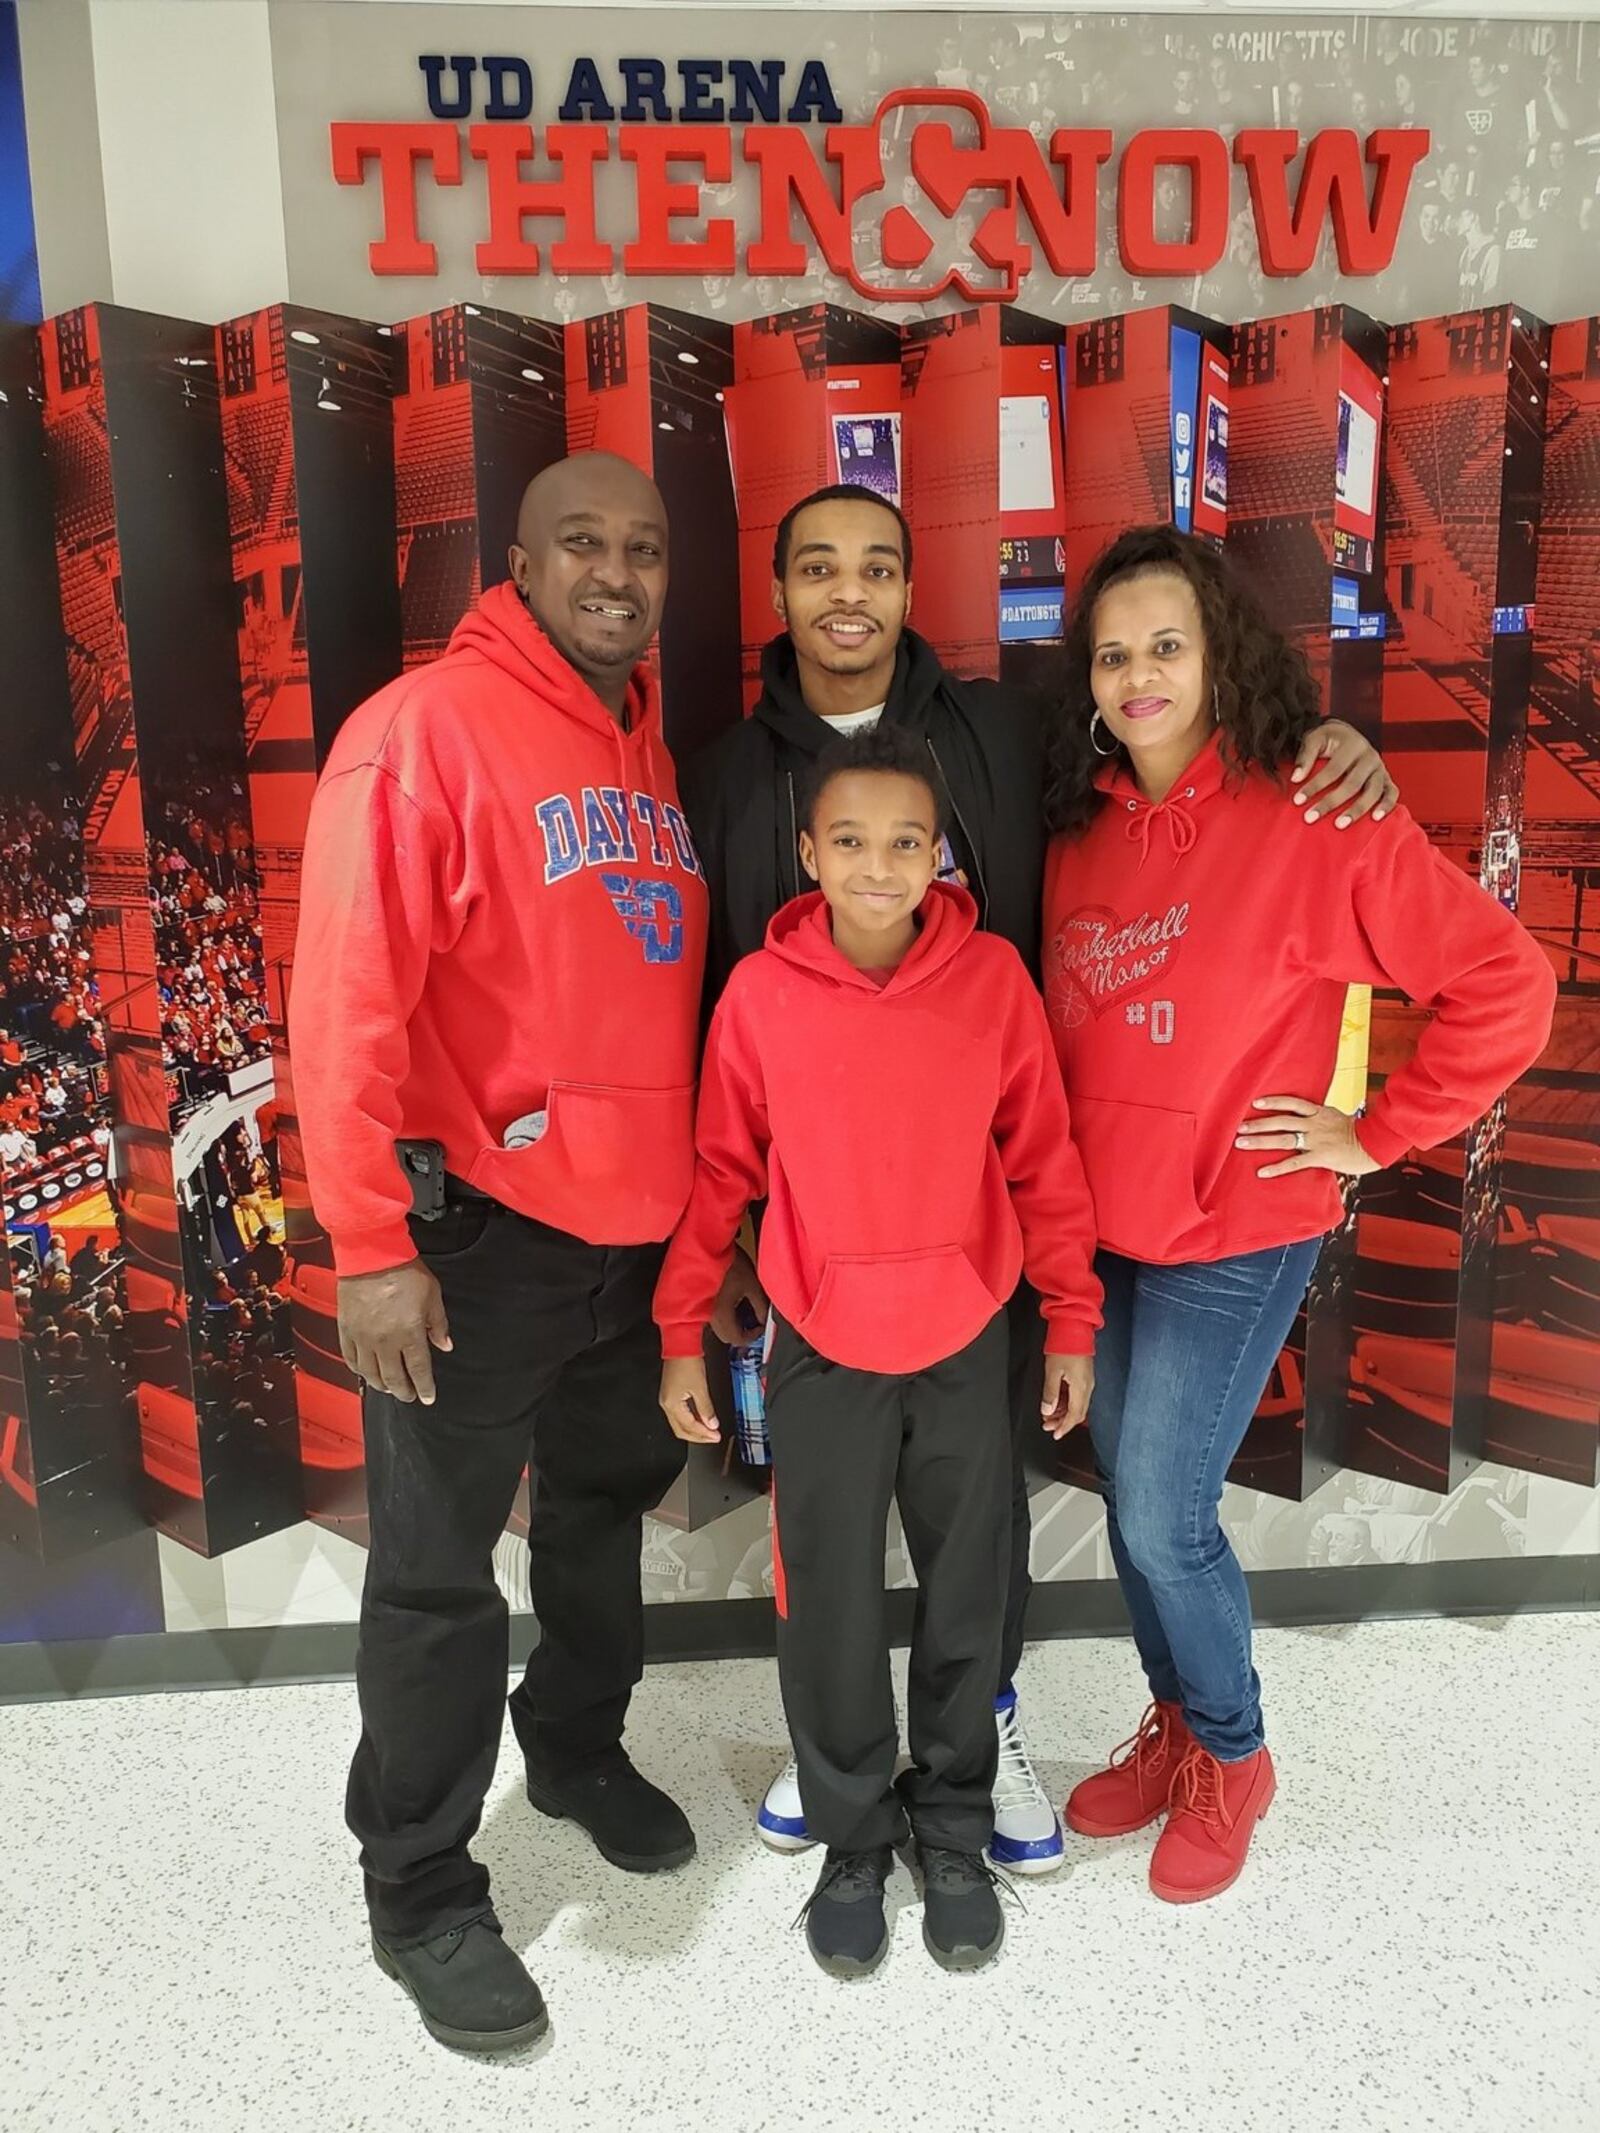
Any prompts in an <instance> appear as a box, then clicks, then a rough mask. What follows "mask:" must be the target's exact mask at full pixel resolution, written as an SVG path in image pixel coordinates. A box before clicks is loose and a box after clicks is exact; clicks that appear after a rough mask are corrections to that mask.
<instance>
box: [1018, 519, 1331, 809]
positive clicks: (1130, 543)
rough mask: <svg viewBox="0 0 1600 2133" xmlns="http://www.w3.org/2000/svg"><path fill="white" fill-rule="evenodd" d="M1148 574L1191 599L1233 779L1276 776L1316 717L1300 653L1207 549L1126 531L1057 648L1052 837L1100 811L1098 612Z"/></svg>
mask: <svg viewBox="0 0 1600 2133" xmlns="http://www.w3.org/2000/svg"><path fill="white" fill-rule="evenodd" d="M1154 570H1170V571H1175V572H1176V573H1177V575H1178V576H1179V577H1181V578H1183V579H1184V580H1185V581H1186V582H1187V584H1188V586H1189V589H1190V591H1191V592H1192V593H1193V594H1194V597H1195V604H1196V605H1197V606H1198V608H1199V610H1200V622H1201V627H1202V629H1203V631H1204V634H1205V668H1206V680H1207V683H1208V684H1209V686H1210V687H1211V689H1212V691H1213V693H1214V701H1215V704H1216V713H1217V723H1218V725H1219V726H1220V727H1221V728H1222V747H1223V755H1224V758H1225V760H1226V761H1227V763H1228V765H1229V767H1230V768H1231V769H1233V770H1235V771H1245V770H1264V771H1266V772H1267V773H1268V774H1269V775H1271V776H1274V777H1276V776H1278V775H1279V774H1280V773H1281V772H1282V771H1283V769H1284V768H1285V766H1286V765H1288V764H1289V763H1291V762H1292V761H1293V760H1294V758H1295V756H1296V755H1297V754H1298V753H1299V749H1300V744H1301V742H1302V741H1303V740H1304V739H1305V737H1306V734H1307V733H1308V732H1309V731H1310V730H1311V728H1312V727H1313V726H1315V725H1316V724H1317V723H1318V722H1319V720H1320V718H1321V716H1322V708H1321V704H1320V701H1319V699H1318V694H1317V685H1316V682H1315V681H1314V680H1313V679H1312V675H1311V669H1310V668H1309V667H1308V666H1307V664H1306V661H1305V655H1304V653H1302V652H1301V651H1300V650H1299V649H1298V648H1297V647H1296V646H1294V645H1292V644H1290V642H1289V641H1288V639H1287V638H1286V637H1285V636H1284V635H1283V634H1282V632H1281V631H1279V630H1276V629H1274V628H1273V627H1272V625H1271V623H1270V622H1268V620H1267V618H1266V616H1265V615H1264V614H1263V613H1262V612H1261V609H1260V607H1259V606H1258V604H1257V602H1256V599H1255V596H1254V595H1253V594H1252V593H1251V592H1250V591H1249V590H1248V589H1247V587H1245V586H1244V585H1243V584H1241V582H1240V581H1239V579H1238V578H1237V577H1236V576H1235V574H1234V572H1233V570H1232V569H1231V568H1230V566H1229V565H1228V564H1227V563H1226V562H1225V561H1224V559H1223V557H1222V556H1221V554H1220V553H1219V552H1218V551H1217V550H1216V549H1215V548H1214V547H1212V546H1211V544H1210V543H1209V542H1208V541H1202V540H1199V539H1197V538H1196V536H1195V535H1193V534H1192V533H1179V532H1178V531H1177V530H1176V528H1175V527H1172V526H1134V527H1131V528H1130V529H1129V531H1128V532H1126V533H1123V534H1119V535H1118V537H1117V538H1116V540H1114V541H1113V542H1112V543H1111V545H1110V547H1109V548H1107V549H1105V550H1104V551H1103V552H1102V554H1101V555H1100V556H1099V557H1097V558H1096V560H1095V562H1094V563H1093V564H1092V565H1091V566H1090V570H1089V575H1088V577H1087V578H1085V580H1084V582H1083V588H1082V590H1081V591H1080V592H1079V594H1078V597H1077V600H1076V602H1075V603H1074V606H1073V610H1072V616H1071V619H1070V621H1069V622H1068V624H1067V629H1066V632H1065V636H1064V639H1063V643H1062V659H1063V667H1064V673H1063V677H1062V687H1061V690H1060V694H1059V696H1058V698H1057V700H1056V702H1055V704H1054V705H1053V706H1052V707H1051V709H1050V710H1049V711H1048V713H1047V735H1046V748H1045V786H1044V810H1045V822H1046V825H1047V826H1048V827H1049V828H1050V829H1051V830H1052V831H1055V830H1067V831H1071V832H1074V833H1075V832H1077V831H1080V830H1084V829H1087V828H1088V826H1089V824H1090V822H1092V821H1093V819H1094V816H1095V813H1096V810H1097V808H1098V806H1099V802H1100V795H1099V794H1098V793H1097V792H1096V791H1095V787H1094V779H1095V774H1096V772H1097V771H1099V770H1100V769H1101V768H1102V767H1103V764H1104V761H1105V758H1104V757H1102V756H1100V755H1099V754H1097V753H1096V750H1095V746H1094V741H1093V738H1092V736H1091V734H1090V731H1089V722H1090V720H1091V719H1092V718H1093V716H1094V710H1095V702H1094V692H1093V689H1092V688H1091V686H1090V674H1091V671H1092V662H1093V656H1094V642H1093V638H1094V611H1095V607H1096V604H1097V603H1098V601H1099V599H1100V597H1101V595H1102V594H1103V593H1105V592H1107V591H1109V590H1110V588H1111V587H1112V586H1113V585H1120V584H1121V583H1123V581H1124V580H1126V579H1128V578H1133V577H1139V576H1141V575H1142V574H1143V573H1144V572H1146V571H1154ZM1120 752H1121V751H1119V753H1120Z"/></svg>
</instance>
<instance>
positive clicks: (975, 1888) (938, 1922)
mask: <svg viewBox="0 0 1600 2133" xmlns="http://www.w3.org/2000/svg"><path fill="white" fill-rule="evenodd" d="M917 1863H918V1865H919V1866H920V1867H921V1869H922V1899H923V1915H922V1938H923V1942H924V1944H925V1945H926V1947H927V1950H928V1953H929V1954H930V1955H931V1956H932V1957H933V1959H934V1961H935V1962H936V1963H939V1964H941V1965H942V1966H943V1968H944V1969H946V1970H980V1969H982V1967H983V1965H984V1964H985V1963H987V1962H989V1961H990V1960H991V1959H992V1958H993V1957H994V1956H996V1955H998V1954H999V1953H1000V1943H1001V1942H1002V1941H1003V1940H1004V1939H1005V1937H1006V1922H1005V1918H1004V1916H1003V1915H1002V1913H1001V1910H1000V1897H999V1893H998V1892H999V1887H1000V1883H999V1877H998V1876H997V1875H996V1873H995V1871H994V1868H993V1867H992V1866H990V1864H989V1863H988V1861H987V1860H986V1859H985V1858H984V1856H983V1854H982V1853H981V1852H947V1851H940V1850H938V1849H937V1848H935V1847H934V1846H932V1845H920V1844H919V1845H918V1847H917Z"/></svg>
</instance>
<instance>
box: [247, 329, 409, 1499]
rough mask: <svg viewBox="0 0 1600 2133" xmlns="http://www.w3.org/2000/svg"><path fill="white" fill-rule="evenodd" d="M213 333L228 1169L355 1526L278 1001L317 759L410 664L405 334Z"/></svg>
mask: <svg viewBox="0 0 1600 2133" xmlns="http://www.w3.org/2000/svg"><path fill="white" fill-rule="evenodd" d="M217 345H218V363H219V370H220V374H221V382H222V437H223V446H224V451H225V455H226V466H227V479H228V518H229V533H230V537H231V542H232V555H233V583H234V595H235V615H236V621H237V628H238V645H239V671H240V679H241V683H242V687H243V696H244V727H245V743H246V775H247V779H248V785H249V794H250V811H251V819H252V824H253V828H254V833H255V847H256V861H257V869H258V873H259V879H260V911H261V934H262V947H263V953H264V957H265V963H266V987H267V1002H266V1012H267V1023H268V1027H269V1029H270V1032H271V1039H272V1064H273V1086H272V1089H271V1091H270V1096H269V1097H266V1098H265V1100H263V1102H262V1103H260V1104H259V1105H258V1107H257V1110H256V1113H255V1116H254V1118H253V1119H250V1120H247V1121H245V1122H244V1136H245V1142H244V1146H243V1147H242V1148H239V1149H237V1150H236V1152H235V1154H234V1157H233V1159H232V1161H231V1164H230V1166H229V1168H230V1175H229V1177H227V1178H224V1179H222V1180H220V1181H219V1182H221V1183H223V1184H224V1185H225V1186H229V1187H230V1188H231V1189H233V1190H234V1191H235V1192H236V1194H237V1201H236V1205H237V1207H238V1208H241V1209H242V1210H243V1211H244V1226H245V1228H246V1229H249V1228H251V1227H253V1226H254V1218H255V1216H256V1215H257V1214H259V1215H260V1216H262V1217H263V1219H265V1220H266V1223H267V1230H266V1235H265V1237H264V1238H262V1239H258V1240H257V1242H256V1246H255V1250H256V1254H257V1256H258V1257H260V1256H262V1255H264V1254H269V1253H270V1252H271V1250H272V1247H273V1245H274V1242H275V1241H276V1242H277V1243H279V1244H281V1255H282V1267H281V1273H280V1274H279V1278H278V1284H277V1285H278V1286H279V1287H280V1289H281V1291H282V1293H283V1294H284V1295H285V1296H286V1297H287V1298H288V1304H289V1319H290V1333H291V1338H292V1350H291V1352H292V1355H293V1359H294V1390H295V1407H296V1412H297V1416H298V1423H299V1438H300V1457H301V1461H302V1465H303V1468H304V1473H303V1486H304V1494H305V1506H306V1515H307V1516H308V1517H309V1518H311V1519H313V1520H315V1521H316V1522H318V1523H319V1524H326V1525H331V1526H334V1527H336V1528H338V1529H340V1530H342V1531H345V1532H348V1533H350V1534H351V1535H352V1536H353V1537H356V1538H360V1537H362V1536H363V1535H364V1533H365V1520H366V1502H365V1492H364V1488H363V1451H362V1439H361V1399H360V1392H359V1388H358V1387H357V1385H356V1382H355V1380H354V1378H352V1377H351V1375H350V1373H349V1371H348V1370H347V1369H346V1368H345V1364H344V1359H343V1357H342V1355H341V1354H340V1350H339V1335H338V1323H337V1314H336V1282H335V1276H334V1270H333V1250H332V1246H331V1245H330V1243H329V1241H328V1238H327V1235H326V1233H325V1232H324V1231H323V1229H322V1228H321V1226H320V1224H319V1223H318V1222H317V1219H316V1216H315V1213H314V1211H313V1209H312V1205H311V1195H310V1187H309V1185H308V1183H307V1180H306V1176H305V1162H304V1157H303V1155H302V1152H301V1144H300V1129H299V1120H298V1116H297V1113H296V1109H295V1100H294V1075H293V1069H292V1063H291V1061H290V1058H289V1051H288V1030H287V1016H288V998H289V985H290V981H291V977H292V971H293V958H294V941H295V930H296V926H297V924H298V920H299V912H300V868H301V863H302V860H303V857H304V850H305V835H306V823H307V818H308V816H309V813H310V808H311V796H312V792H313V790H314V788H315V785H316V780H317V774H318V772H319V771H320V769H321V767H322V764H323V762H324V761H325V760H326V757H327V752H328V749H329V748H330V747H331V746H332V743H333V740H334V737H335V735H336V734H337V733H338V730H339V728H340V726H341V725H342V724H343V722H344V720H345V718H346V717H347V716H348V714H349V713H350V712H351V711H352V710H354V708H355V706H356V705H357V704H358V703H360V702H361V701H362V699H363V698H365V697H366V696H369V695H371V694H372V693H373V691H374V690H376V689H379V688H381V687H382V686H383V685H384V684H385V683H386V682H388V681H390V680H392V679H393V678H394V676H395V675H396V674H397V673H399V671H400V667H401V643H400V594H399V579H398V575H397V558H396V548H395V481H394V396H395V389H396V386H397V384H398V382H399V375H400V360H401V357H402V354H403V350H404V341H403V338H402V337H401V336H400V335H399V334H398V333H396V331H395V330H394V329H392V328H389V327H383V326H370V325H362V324H358V323H356V322H355V321H353V320H350V319H341V318H335V317H331V316H329V315H328V314H326V313H324V312H317V311H307V310H304V309H302V308H300V307H298V306H289V305H275V306H273V307H271V308H270V309H268V310H264V311H257V312H252V313H250V314H249V315H248V316H246V317H244V318H239V319H232V320H229V321H228V322H227V323H226V324H224V325H222V326H219V327H218V328H217ZM329 1005H330V1010H333V1011H336V1008H337V1003H334V1002H330V1003H329ZM258 1186H259V1187H260V1188H262V1189H257V1188H258ZM235 1219H236V1220H237V1219H238V1217H237V1215H236V1218H235ZM268 1271H270V1267H269V1269H268Z"/></svg>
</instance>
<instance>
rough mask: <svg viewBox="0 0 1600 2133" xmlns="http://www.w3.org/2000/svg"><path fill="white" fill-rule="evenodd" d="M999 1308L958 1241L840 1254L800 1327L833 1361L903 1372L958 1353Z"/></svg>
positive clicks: (824, 1276) (855, 1367)
mask: <svg viewBox="0 0 1600 2133" xmlns="http://www.w3.org/2000/svg"><path fill="white" fill-rule="evenodd" d="M999 1309H1000V1302H999V1299H998V1297H996V1296H993V1295H992V1294H991V1293H990V1291H989V1289H988V1288H987V1286H986V1285H985V1283H984V1281H983V1278H982V1276H981V1275H980V1274H979V1272H978V1270H977V1268H976V1267H975V1266H974V1265H973V1263H972V1261H971V1260H970V1259H969V1258H968V1257H967V1255H966V1253H965V1252H964V1251H963V1250H962V1248H961V1246H960V1245H958V1244H952V1245H942V1246H940V1247H938V1248H936V1249H935V1250H933V1251H919V1252H872V1253H844V1252H835V1253H830V1254H829V1256H828V1258H827V1260H826V1262H825V1263H824V1265H823V1269H822V1279H821V1280H820V1281H819V1282H818V1283H817V1292H816V1295H815V1296H814V1297H813V1298H812V1300H811V1308H810V1309H809V1310H808V1311H807V1312H806V1314H805V1316H804V1317H803V1318H801V1319H800V1320H799V1321H798V1322H797V1324H796V1327H795V1330H796V1332H798V1333H799V1334H800V1335H801V1336H802V1337H803V1338H804V1339H805V1340H806V1341H808V1342H809V1343H810V1345H811V1346H812V1347H813V1348H815V1349H816V1350H817V1352H818V1354H819V1355H824V1356H826V1357H827V1358H828V1360H829V1361H830V1362H834V1363H843V1364H845V1365H847V1366H848V1367H849V1368H851V1369H853V1370H876V1371H884V1372H889V1373H899V1372H902V1371H911V1370H926V1369H927V1368H928V1367H929V1365H930V1364H933V1363H936V1362H941V1361H943V1359H944V1358H945V1357H946V1356H951V1355H958V1354H959V1353H960V1351H961V1350H962V1349H963V1348H965V1347H966V1346H967V1344H968V1342H969V1341H972V1340H975V1339H976V1338H977V1336H978V1335H979V1334H980V1333H981V1332H982V1331H983V1329H984V1327H985V1326H986V1325H987V1324H988V1323H989V1321H990V1319H992V1318H993V1317H994V1315H995V1313H996V1312H997V1311H998V1310H999Z"/></svg>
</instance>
